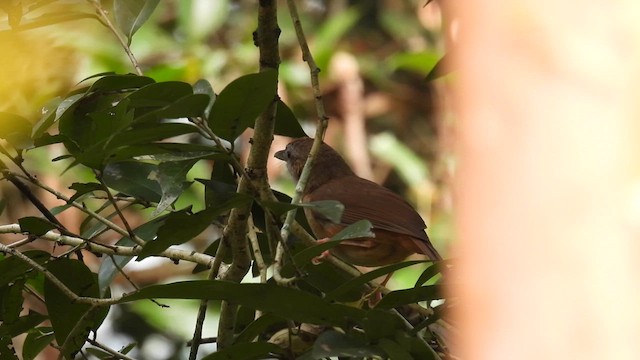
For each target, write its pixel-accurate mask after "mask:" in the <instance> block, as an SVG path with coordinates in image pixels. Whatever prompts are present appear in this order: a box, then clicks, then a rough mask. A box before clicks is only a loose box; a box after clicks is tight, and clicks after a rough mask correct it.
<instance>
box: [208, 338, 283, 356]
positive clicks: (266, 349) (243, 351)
mask: <svg viewBox="0 0 640 360" xmlns="http://www.w3.org/2000/svg"><path fill="white" fill-rule="evenodd" d="M271 354H284V350H283V349H282V348H281V347H279V346H278V345H275V344H272V343H269V342H264V341H262V342H252V343H242V344H235V345H231V346H229V347H228V348H225V349H224V350H220V351H216V352H214V353H212V354H210V355H207V356H205V357H203V358H202V360H233V359H243V360H253V359H269V358H273V355H271Z"/></svg>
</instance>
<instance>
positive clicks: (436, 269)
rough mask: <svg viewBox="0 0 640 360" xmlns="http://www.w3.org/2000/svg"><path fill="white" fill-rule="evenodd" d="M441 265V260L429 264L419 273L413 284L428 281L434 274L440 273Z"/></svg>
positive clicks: (421, 283) (418, 284)
mask: <svg viewBox="0 0 640 360" xmlns="http://www.w3.org/2000/svg"><path fill="white" fill-rule="evenodd" d="M441 266H443V262H436V263H434V264H432V265H431V266H429V267H428V268H426V269H425V270H424V271H423V272H422V274H420V277H419V278H418V280H416V284H415V286H420V285H423V284H424V283H426V282H427V281H429V280H430V279H431V278H433V277H434V276H436V275H438V274H440V267H441Z"/></svg>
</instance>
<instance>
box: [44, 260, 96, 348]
mask: <svg viewBox="0 0 640 360" xmlns="http://www.w3.org/2000/svg"><path fill="white" fill-rule="evenodd" d="M47 269H48V270H49V271H50V272H51V273H52V274H53V275H54V276H55V277H57V278H58V279H59V280H60V281H62V282H63V283H64V284H65V285H66V286H67V287H68V288H69V289H70V290H71V291H73V292H74V293H75V294H76V295H78V296H87V297H99V291H98V281H97V276H95V274H93V273H92V272H91V270H89V268H87V267H86V265H84V264H83V263H82V262H81V261H77V260H71V259H66V258H61V259H57V260H56V261H53V262H51V263H49V264H48V266H47ZM44 294H45V300H46V305H47V310H48V312H49V317H50V319H51V326H52V327H53V330H54V332H55V337H56V342H57V343H58V344H59V345H62V344H65V343H66V346H65V347H64V348H63V349H62V352H63V354H64V355H65V357H70V358H73V355H74V354H75V353H77V352H78V351H79V350H80V348H82V346H83V345H84V343H85V341H86V339H87V336H88V335H89V332H90V331H92V330H95V329H97V328H98V326H100V324H101V323H102V321H103V320H104V317H105V316H106V315H107V313H106V312H107V311H108V308H107V307H105V308H100V309H93V310H91V305H89V304H79V303H74V302H72V301H71V300H70V299H69V298H68V297H67V296H66V295H65V294H64V293H63V292H62V291H61V290H60V289H58V287H57V286H56V285H55V284H53V283H52V282H51V281H49V280H48V279H46V280H45V284H44ZM88 311H92V314H90V315H88V316H85V314H86V313H87V312H88ZM81 319H82V323H80V321H81Z"/></svg>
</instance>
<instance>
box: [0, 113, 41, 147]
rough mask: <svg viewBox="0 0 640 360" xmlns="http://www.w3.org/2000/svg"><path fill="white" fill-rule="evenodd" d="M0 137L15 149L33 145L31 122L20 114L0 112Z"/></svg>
mask: <svg viewBox="0 0 640 360" xmlns="http://www.w3.org/2000/svg"><path fill="white" fill-rule="evenodd" d="M0 139H5V140H7V142H9V144H11V145H12V146H13V147H14V148H16V149H25V148H28V147H30V146H32V145H33V141H31V123H30V122H29V120H27V119H25V118H23V117H22V116H20V115H16V114H11V113H7V112H0Z"/></svg>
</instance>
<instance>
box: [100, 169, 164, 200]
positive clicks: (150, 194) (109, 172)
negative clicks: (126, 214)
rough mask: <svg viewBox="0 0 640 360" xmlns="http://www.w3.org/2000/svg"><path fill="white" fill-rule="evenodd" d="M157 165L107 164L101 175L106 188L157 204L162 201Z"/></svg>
mask: <svg viewBox="0 0 640 360" xmlns="http://www.w3.org/2000/svg"><path fill="white" fill-rule="evenodd" d="M158 173H159V170H158V165H155V164H147V163H143V162H138V161H121V162H117V163H111V164H108V165H107V166H106V167H105V169H104V172H103V173H102V176H103V178H102V179H103V181H104V182H105V184H107V186H108V187H110V188H112V189H114V190H117V191H119V192H121V193H124V194H127V195H129V196H133V197H135V198H139V199H143V200H145V201H150V202H154V203H157V202H159V201H160V199H162V189H161V188H160V184H159V183H158V181H157V178H158Z"/></svg>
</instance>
